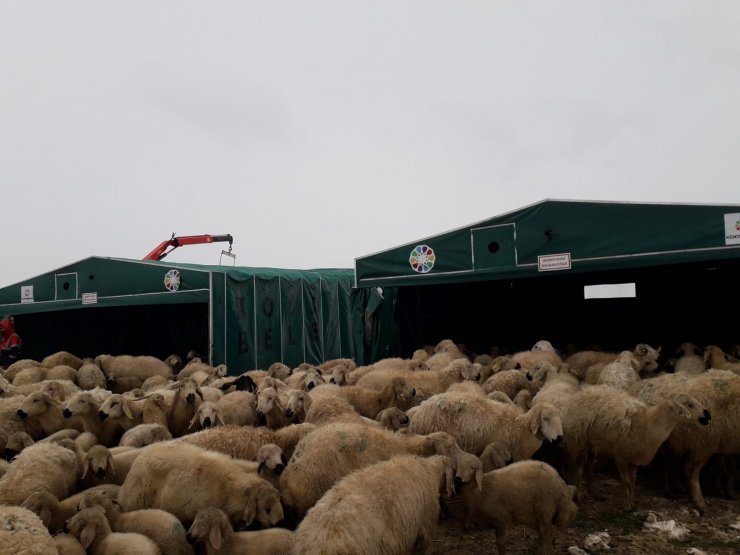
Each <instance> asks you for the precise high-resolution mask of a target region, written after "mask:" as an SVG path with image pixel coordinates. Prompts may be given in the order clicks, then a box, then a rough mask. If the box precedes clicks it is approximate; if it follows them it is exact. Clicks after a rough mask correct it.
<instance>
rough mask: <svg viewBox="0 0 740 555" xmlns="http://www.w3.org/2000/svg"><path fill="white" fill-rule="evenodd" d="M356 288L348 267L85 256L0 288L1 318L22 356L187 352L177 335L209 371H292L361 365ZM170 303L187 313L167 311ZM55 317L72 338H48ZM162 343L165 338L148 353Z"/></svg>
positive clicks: (362, 349)
mask: <svg viewBox="0 0 740 555" xmlns="http://www.w3.org/2000/svg"><path fill="white" fill-rule="evenodd" d="M353 281H354V273H353V271H352V270H349V269H318V270H290V269H276V268H247V267H229V266H210V265H196V264H180V263H174V264H172V263H169V262H166V261H158V262H152V261H140V260H125V259H112V258H102V257H91V258H88V259H85V260H82V261H79V262H76V263H74V264H70V265H68V266H65V267H63V268H60V269H58V270H55V271H52V272H49V273H47V274H43V275H41V276H36V277H34V278H30V279H28V280H26V281H23V282H20V283H17V284H14V285H11V286H8V287H4V288H2V289H0V314H7V315H13V316H15V317H16V320H17V327H18V329H19V333H21V336H22V337H23V338H24V341H26V339H27V338H28V343H29V344H32V345H33V348H32V349H31V350H30V351H27V352H26V353H25V355H26V356H30V355H32V354H33V355H36V356H38V357H41V356H45V355H46V354H48V353H50V352H53V351H56V350H62V349H64V350H69V351H72V352H75V354H78V356H83V357H84V356H95V355H97V354H100V353H101V352H102V351H99V350H97V348H98V347H96V346H98V345H100V346H101V347H100V348H102V346H103V345H105V349H106V351H114V352H113V354H121V353H129V354H153V355H155V356H161V357H165V356H167V355H168V354H171V353H172V352H173V351H174V350H175V349H177V350H178V351H181V350H183V349H185V347H186V345H185V344H184V343H185V339H182V338H187V341H188V342H190V343H191V345H190V348H193V349H195V350H197V351H198V352H200V353H201V354H202V355H204V356H207V357H208V358H209V360H211V361H212V363H213V364H220V363H224V364H226V365H227V366H228V367H229V372H230V373H231V374H235V373H240V372H243V371H245V370H249V369H254V368H267V367H268V366H269V365H270V364H272V363H273V362H283V363H284V364H287V365H288V366H291V367H296V366H298V365H299V364H300V363H302V362H308V363H311V364H319V363H321V362H323V361H325V360H328V359H331V358H340V357H351V358H356V360H357V361H358V364H362V363H364V362H365V360H364V357H365V352H366V347H365V341H364V338H363V336H362V329H363V328H362V320H361V317H355V314H354V313H353V306H354V304H355V303H357V302H358V300H359V302H360V303H361V302H362V299H365V298H366V297H367V294H366V292H364V291H362V290H357V289H353V288H352V284H353ZM169 305H183V308H182V309H180V310H178V311H171V310H170V311H165V310H164V307H165V306H169ZM157 307H160V308H157ZM72 313H77V315H76V316H73V315H72ZM124 313H125V314H126V316H125V317H122V316H121V315H122V314H124ZM52 320H53V321H54V322H55V328H60V327H66V326H67V322H74V326H75V328H76V330H77V333H76V335H75V334H72V333H71V332H70V333H67V332H65V333H61V332H60V333H56V334H55V333H52V334H50V333H49V331H48V330H49V329H50V328H49V322H50V321H52ZM89 328H96V332H95V333H92V332H91V331H90V329H89ZM106 328H108V329H109V333H108V334H107V335H106V334H104V333H103V332H104V330H105V329H106ZM355 328H357V329H359V330H360V333H359V335H358V334H357V333H356V332H355ZM41 330H44V333H41ZM78 336H79V337H78ZM158 337H164V338H165V339H164V340H163V341H162V343H161V347H160V349H159V350H158V349H157V347H155V348H154V351H156V352H153V351H152V345H153V344H154V345H156V341H155V338H158ZM178 338H180V339H178ZM358 338H360V339H361V340H360V341H359V343H357V344H356V341H357V339H358ZM193 343H194V344H193ZM75 347H76V349H75ZM145 349H148V350H145ZM82 350H85V352H81V351H82ZM186 351H187V349H185V352H178V354H181V355H183V356H184V355H185V354H186Z"/></svg>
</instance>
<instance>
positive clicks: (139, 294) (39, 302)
mask: <svg viewBox="0 0 740 555" xmlns="http://www.w3.org/2000/svg"><path fill="white" fill-rule="evenodd" d="M175 274H176V275H175ZM217 275H218V276H224V277H223V278H217V277H214V276H217ZM167 276H170V277H169V278H168V277H167ZM173 276H174V277H175V279H174V280H173V279H172V277H173ZM226 276H228V277H229V278H231V279H234V280H236V281H247V280H249V279H252V277H258V278H261V279H277V278H281V279H287V280H299V279H303V280H306V281H311V282H312V281H319V280H321V279H325V280H326V279H351V277H352V270H351V269H317V270H288V269H278V268H250V267H243V266H216V265H199V264H182V263H173V262H169V261H148V260H131V259H125V258H107V257H99V256H91V257H89V258H85V259H83V260H79V261H77V262H74V263H72V264H69V265H67V266H63V267H62V268H58V269H56V270H52V271H50V272H48V273H45V274H41V275H39V276H35V277H32V278H29V279H27V280H24V281H21V282H19V283H16V284H13V285H9V286H7V287H3V288H0V314H8V315H15V314H28V313H35V312H47V311H51V310H64V309H70V308H81V307H83V306H85V304H86V301H87V302H90V303H93V299H94V303H93V304H95V305H96V306H131V305H143V304H173V303H192V302H208V300H209V298H210V295H211V280H212V279H222V280H223V279H225V277H226ZM175 285H176V286H175Z"/></svg>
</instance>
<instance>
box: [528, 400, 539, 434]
mask: <svg viewBox="0 0 740 555" xmlns="http://www.w3.org/2000/svg"><path fill="white" fill-rule="evenodd" d="M530 412H531V413H532V417H531V420H530V421H529V431H530V432H532V435H536V434H537V432H539V431H540V424H541V422H540V420H541V418H542V405H538V406H536V407H534V408H533V409H530Z"/></svg>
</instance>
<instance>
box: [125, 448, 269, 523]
mask: <svg viewBox="0 0 740 555" xmlns="http://www.w3.org/2000/svg"><path fill="white" fill-rule="evenodd" d="M118 502H119V503H120V505H121V508H122V509H123V510H124V511H133V510H137V509H146V508H155V509H162V510H165V511H168V512H170V513H172V514H174V515H175V516H176V517H178V518H179V519H180V521H181V522H183V524H186V523H192V521H193V519H194V518H195V515H196V513H197V512H198V509H200V508H203V507H211V506H213V507H219V508H221V509H223V510H224V512H225V513H226V514H227V515H228V516H229V519H230V521H231V522H232V523H237V524H238V523H241V522H242V521H244V522H245V523H246V524H247V525H250V524H251V523H252V521H253V520H257V521H258V522H259V523H260V524H261V525H262V526H265V527H268V526H274V525H275V524H276V523H277V522H279V521H280V520H282V518H283V509H282V506H281V504H280V493H279V492H278V491H277V490H276V489H275V487H274V486H272V485H271V484H270V483H269V482H267V481H265V480H263V479H262V478H259V477H258V476H257V474H256V473H254V474H252V473H250V472H244V466H243V465H242V463H241V462H240V461H238V460H236V459H232V458H231V457H229V456H227V455H224V454H222V453H216V452H213V451H207V450H205V449H202V448H200V447H197V446H195V445H190V444H188V443H184V442H176V443H174V442H169V443H155V444H154V445H150V446H148V447H145V448H144V449H143V450H142V453H141V454H140V455H139V456H138V457H137V459H136V461H134V464H133V465H132V466H131V470H130V471H129V473H128V475H127V476H126V480H125V481H124V482H123V484H122V486H121V489H120V490H119V492H118Z"/></svg>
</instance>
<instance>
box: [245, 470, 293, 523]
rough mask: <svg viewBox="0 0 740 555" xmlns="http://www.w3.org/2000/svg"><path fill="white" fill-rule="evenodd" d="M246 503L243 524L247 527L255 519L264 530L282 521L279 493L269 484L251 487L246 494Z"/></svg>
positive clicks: (264, 483) (263, 483) (264, 482)
mask: <svg viewBox="0 0 740 555" xmlns="http://www.w3.org/2000/svg"><path fill="white" fill-rule="evenodd" d="M246 497H247V503H246V505H245V507H244V523H245V524H246V525H247V526H249V525H250V524H252V522H253V521H254V520H255V519H257V522H259V523H260V525H262V527H264V528H269V527H270V526H275V525H276V524H277V523H278V522H280V521H281V520H283V516H284V515H283V506H282V505H281V504H280V492H279V491H278V490H277V489H276V488H275V487H274V486H273V485H272V484H270V483H269V482H266V481H264V480H263V481H262V483H260V484H258V485H256V486H252V487H251V488H250V489H249V490H248V491H247V492H246Z"/></svg>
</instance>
